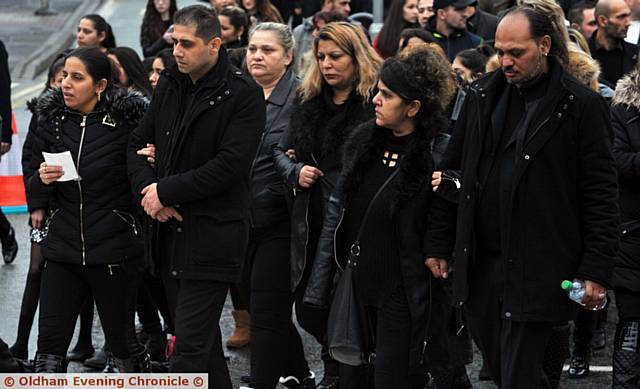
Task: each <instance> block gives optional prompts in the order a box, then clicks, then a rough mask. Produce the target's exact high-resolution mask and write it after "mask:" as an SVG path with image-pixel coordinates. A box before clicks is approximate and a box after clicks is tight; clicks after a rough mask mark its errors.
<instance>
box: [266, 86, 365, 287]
mask: <svg viewBox="0 0 640 389" xmlns="http://www.w3.org/2000/svg"><path fill="white" fill-rule="evenodd" d="M326 99H327V96H324V95H323V94H320V95H319V96H316V97H315V98H313V99H311V100H309V101H306V102H304V103H301V102H300V101H299V100H298V101H297V102H296V106H295V107H294V110H293V113H292V114H291V121H290V123H289V128H288V129H287V130H286V131H285V132H284V134H283V135H282V138H281V140H280V143H279V144H278V146H277V147H276V148H275V149H274V161H275V166H276V170H277V171H278V173H280V175H281V177H282V179H283V180H284V182H285V185H286V186H287V188H288V190H291V191H292V192H293V193H294V199H293V205H292V209H291V290H295V289H296V288H297V287H298V284H299V283H300V281H301V280H302V277H303V274H304V269H305V267H306V265H307V262H309V261H310V260H313V254H314V253H309V252H308V251H309V250H308V246H309V230H310V224H309V223H310V222H312V223H316V226H315V227H316V228H318V229H320V228H321V226H322V220H315V221H309V220H308V219H309V218H308V214H309V207H310V202H311V197H312V192H313V191H317V190H319V191H321V193H320V195H319V196H321V198H322V202H323V204H322V205H321V206H322V208H323V209H324V207H325V204H326V203H327V201H328V199H329V196H330V195H331V192H332V190H333V187H334V186H335V183H336V182H337V180H338V176H339V175H340V170H341V169H342V166H341V163H340V162H341V161H340V155H341V150H342V147H343V146H344V141H345V140H346V139H347V136H348V134H350V133H351V132H352V131H353V129H354V128H355V127H356V126H358V125H359V124H361V123H364V122H366V121H367V120H369V119H371V118H372V117H373V115H374V109H373V105H372V104H370V103H368V102H364V101H363V100H362V98H360V97H359V96H358V95H356V94H355V93H352V95H351V97H349V99H348V100H347V102H345V104H347V106H346V107H344V109H343V110H341V111H340V112H338V113H337V114H335V113H334V112H332V111H331V110H330V108H329V107H328V105H327V102H326ZM321 131H324V132H325V133H326V134H327V136H326V137H325V140H324V144H322V145H317V144H314V143H315V141H314V136H315V134H317V133H318V132H321ZM314 146H315V147H320V148H322V149H324V150H330V149H331V150H333V151H332V152H331V154H330V155H331V156H332V158H333V157H335V156H337V158H338V163H333V162H335V161H331V165H332V168H329V169H327V168H325V164H326V163H327V162H328V161H327V159H323V158H322V157H320V156H316V155H314V152H313V150H314ZM289 149H294V150H295V151H296V161H292V160H291V159H289V157H287V155H286V154H285V153H286V151H287V150H289ZM304 165H310V166H315V167H317V168H319V169H320V170H322V171H323V173H324V177H322V178H320V179H318V181H317V182H316V183H315V185H314V186H313V187H312V188H310V189H304V188H301V187H299V186H298V176H299V175H300V170H301V169H302V167H303V166H304Z"/></svg>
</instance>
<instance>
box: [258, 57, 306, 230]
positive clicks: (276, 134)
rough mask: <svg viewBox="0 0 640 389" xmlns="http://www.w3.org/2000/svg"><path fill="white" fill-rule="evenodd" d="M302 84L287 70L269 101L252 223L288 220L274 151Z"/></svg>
mask: <svg viewBox="0 0 640 389" xmlns="http://www.w3.org/2000/svg"><path fill="white" fill-rule="evenodd" d="M299 83H300V80H299V78H298V77H296V74H295V72H294V71H293V69H291V68H290V69H289V70H287V72H286V73H285V74H284V75H283V76H282V78H281V79H280V81H279V82H278V85H276V87H275V89H274V90H273V92H271V95H270V96H269V98H268V99H267V122H266V126H265V128H264V132H263V133H262V138H261V139H260V145H259V146H258V153H257V154H256V157H255V159H254V160H253V165H252V166H251V221H252V225H253V227H264V226H267V225H268V224H269V223H271V222H273V221H280V220H283V219H285V220H286V219H287V218H288V217H289V214H288V211H287V202H286V201H285V190H286V189H285V186H284V184H283V182H282V179H280V175H279V174H278V172H277V171H276V169H275V168H274V160H273V149H274V148H275V147H276V146H277V145H278V142H279V141H280V138H281V137H282V134H283V133H284V132H285V131H286V129H287V127H288V126H289V118H290V117H291V111H292V110H293V100H294V97H295V92H296V89H297V88H298V84H299Z"/></svg>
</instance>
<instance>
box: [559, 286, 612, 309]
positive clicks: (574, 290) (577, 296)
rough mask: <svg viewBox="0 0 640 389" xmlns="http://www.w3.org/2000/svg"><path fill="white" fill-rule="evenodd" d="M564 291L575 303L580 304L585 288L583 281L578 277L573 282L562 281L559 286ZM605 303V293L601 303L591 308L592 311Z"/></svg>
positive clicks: (602, 306) (600, 307)
mask: <svg viewBox="0 0 640 389" xmlns="http://www.w3.org/2000/svg"><path fill="white" fill-rule="evenodd" d="M560 287H561V288H562V289H563V290H564V291H565V292H567V296H569V298H570V299H571V300H573V301H575V302H576V303H578V304H580V305H582V306H583V307H584V304H583V303H582V299H583V298H584V294H585V292H586V288H585V285H584V282H583V281H581V280H578V279H574V280H573V282H572V281H569V280H564V281H562V285H561V286H560ZM606 305H607V295H606V293H605V295H604V301H603V302H602V305H599V306H597V307H596V308H593V309H591V310H592V311H599V310H601V309H602V308H604V307H605V306H606Z"/></svg>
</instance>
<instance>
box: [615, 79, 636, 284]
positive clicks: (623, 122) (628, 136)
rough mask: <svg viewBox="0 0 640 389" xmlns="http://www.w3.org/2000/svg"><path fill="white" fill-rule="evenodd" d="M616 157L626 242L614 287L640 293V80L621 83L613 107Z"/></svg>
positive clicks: (621, 213) (620, 257) (622, 241)
mask: <svg viewBox="0 0 640 389" xmlns="http://www.w3.org/2000/svg"><path fill="white" fill-rule="evenodd" d="M611 124H612V125H613V131H614V134H615V139H614V141H613V156H614V157H615V159H616V165H617V167H618V178H619V184H620V219H621V222H622V225H621V228H620V229H621V235H622V240H621V242H620V255H619V256H618V262H617V263H616V267H615V270H614V273H613V286H614V287H615V288H623V289H628V290H632V291H635V292H640V78H639V75H638V72H633V73H631V74H630V75H627V76H625V77H623V78H622V79H621V80H620V81H618V85H617V86H616V92H615V94H614V96H613V104H612V108H611Z"/></svg>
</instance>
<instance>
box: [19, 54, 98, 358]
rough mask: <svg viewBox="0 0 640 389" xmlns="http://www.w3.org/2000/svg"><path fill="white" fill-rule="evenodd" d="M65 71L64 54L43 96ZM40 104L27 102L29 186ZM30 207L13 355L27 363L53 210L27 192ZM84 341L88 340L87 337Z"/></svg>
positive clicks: (24, 160)
mask: <svg viewBox="0 0 640 389" xmlns="http://www.w3.org/2000/svg"><path fill="white" fill-rule="evenodd" d="M63 67H64V55H63V54H61V55H59V56H58V57H56V58H55V59H54V60H53V62H52V63H51V65H50V66H49V72H48V74H47V81H46V83H45V87H44V90H43V91H42V93H46V92H48V91H50V90H51V89H54V88H59V87H60V82H61V81H62V68H63ZM37 104H38V99H37V98H34V99H32V100H30V101H28V102H27V108H28V109H29V111H31V114H32V116H31V121H30V122H29V130H28V131H27V136H26V138H25V141H24V145H23V146H22V176H23V178H24V181H25V186H26V183H27V182H28V180H29V178H30V177H31V176H32V175H33V173H35V171H34V170H31V168H30V160H31V148H32V144H33V137H34V133H35V131H36V127H37V122H38V117H37V115H36V113H35V110H36V106H37ZM27 207H28V209H29V226H30V227H31V233H30V238H31V258H30V262H29V272H28V273H27V282H26V284H25V287H24V294H23V296H22V305H21V306H20V321H19V322H18V335H17V337H16V341H15V343H14V344H13V346H11V347H10V350H11V355H13V356H14V357H15V358H17V359H23V360H26V359H29V334H30V333H31V325H32V324H33V318H34V316H35V314H36V309H37V308H38V300H39V299H40V275H41V274H42V267H43V265H44V258H43V257H42V241H43V240H44V237H45V236H46V235H47V227H46V224H45V220H46V218H47V217H46V215H47V212H48V210H49V200H48V198H46V197H45V198H37V197H34V196H32V195H31V193H29V192H27ZM92 312H93V311H92ZM92 316H93V315H92ZM92 319H93V317H92ZM78 339H79V340H80V339H83V336H79V337H78ZM84 339H85V340H86V339H87V338H86V334H85V337H84ZM88 341H89V344H88V347H86V350H87V352H88V351H91V353H93V347H91V332H89V338H88ZM89 349H90V350H89Z"/></svg>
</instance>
